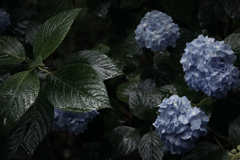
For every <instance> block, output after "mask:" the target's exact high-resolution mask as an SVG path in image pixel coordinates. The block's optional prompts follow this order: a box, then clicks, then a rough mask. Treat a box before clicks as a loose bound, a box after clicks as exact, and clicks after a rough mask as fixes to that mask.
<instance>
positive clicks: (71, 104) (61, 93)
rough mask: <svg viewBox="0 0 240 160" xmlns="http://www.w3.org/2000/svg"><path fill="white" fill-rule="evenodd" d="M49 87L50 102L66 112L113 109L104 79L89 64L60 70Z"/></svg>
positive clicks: (79, 64)
mask: <svg viewBox="0 0 240 160" xmlns="http://www.w3.org/2000/svg"><path fill="white" fill-rule="evenodd" d="M47 85H48V86H47V91H48V92H47V94H48V99H49V101H50V102H51V103H52V104H53V106H55V107H58V108H60V109H62V110H64V111H69V112H78V113H80V112H89V111H92V110H98V109H101V108H111V106H110V104H109V99H108V95H107V91H106V88H105V86H104V83H103V81H102V79H101V78H100V77H99V75H98V74H97V73H96V71H95V70H94V69H92V67H90V66H89V65H87V64H81V63H77V64H72V65H68V66H65V67H62V68H60V69H58V70H57V71H56V72H55V73H54V74H53V75H52V76H51V78H49V80H48V82H47Z"/></svg>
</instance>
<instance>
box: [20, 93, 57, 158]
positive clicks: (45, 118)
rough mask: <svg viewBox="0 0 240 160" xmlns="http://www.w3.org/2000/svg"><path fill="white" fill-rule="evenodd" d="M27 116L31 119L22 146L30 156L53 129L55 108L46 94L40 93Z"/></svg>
mask: <svg viewBox="0 0 240 160" xmlns="http://www.w3.org/2000/svg"><path fill="white" fill-rule="evenodd" d="M27 116H28V117H29V122H28V128H27V131H26V133H25V136H24V138H23V141H22V145H23V146H24V149H25V150H27V152H28V153H29V154H33V152H34V151H35V149H36V148H37V146H38V145H39V143H40V142H42V141H43V139H44V138H45V137H46V135H47V133H48V132H49V130H50V129H51V125H52V121H53V116H54V112H53V106H52V105H51V104H50V102H49V101H48V99H47V97H46V93H45V92H43V91H40V92H39V95H38V97H37V99H36V101H35V102H34V103H33V105H32V106H31V107H30V109H29V110H28V112H27Z"/></svg>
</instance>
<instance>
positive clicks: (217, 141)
mask: <svg viewBox="0 0 240 160" xmlns="http://www.w3.org/2000/svg"><path fill="white" fill-rule="evenodd" d="M214 139H215V140H216V141H217V143H218V145H219V146H220V147H221V148H222V150H224V148H223V146H222V145H221V143H220V142H219V141H218V139H217V137H215V136H214Z"/></svg>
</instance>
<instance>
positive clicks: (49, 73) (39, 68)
mask: <svg viewBox="0 0 240 160" xmlns="http://www.w3.org/2000/svg"><path fill="white" fill-rule="evenodd" d="M38 69H40V70H41V71H43V72H46V73H48V74H51V75H53V73H52V72H49V71H47V70H45V69H42V68H40V67H38Z"/></svg>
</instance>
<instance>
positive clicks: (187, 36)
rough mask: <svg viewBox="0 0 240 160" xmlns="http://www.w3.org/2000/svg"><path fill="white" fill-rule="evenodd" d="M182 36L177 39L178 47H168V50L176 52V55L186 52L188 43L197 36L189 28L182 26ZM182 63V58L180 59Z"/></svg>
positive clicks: (180, 31)
mask: <svg viewBox="0 0 240 160" xmlns="http://www.w3.org/2000/svg"><path fill="white" fill-rule="evenodd" d="M179 33H180V36H179V38H178V39H177V44H176V47H175V48H173V47H168V48H167V49H168V51H169V52H170V53H172V54H175V55H176V56H179V57H181V55H182V54H183V53H184V49H185V48H186V43H187V42H191V41H192V40H193V39H195V38H196V36H195V35H194V34H193V33H192V32H191V31H189V30H187V29H185V28H180V30H179ZM179 63H180V60H179Z"/></svg>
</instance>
